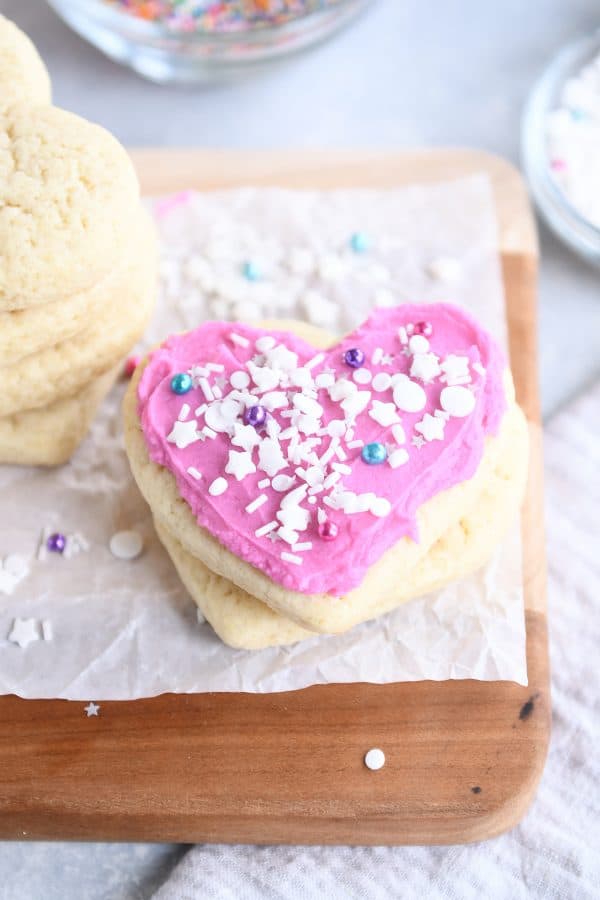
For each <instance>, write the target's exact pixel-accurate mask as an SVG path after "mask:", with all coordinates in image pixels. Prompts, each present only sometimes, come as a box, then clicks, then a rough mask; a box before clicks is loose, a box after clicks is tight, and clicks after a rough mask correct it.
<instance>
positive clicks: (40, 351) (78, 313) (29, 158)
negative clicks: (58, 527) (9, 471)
mask: <svg viewBox="0 0 600 900" xmlns="http://www.w3.org/2000/svg"><path fill="white" fill-rule="evenodd" d="M156 270H157V242H156V234H155V230H154V226H153V223H152V221H151V219H150V217H149V215H148V214H147V213H146V211H145V210H144V209H143V207H142V205H141V202H140V195H139V185H138V182H137V178H136V175H135V172H134V169H133V166H132V164H131V162H130V160H129V157H128V156H127V154H126V152H125V150H124V149H123V148H122V147H121V145H120V144H119V143H118V142H117V141H116V140H115V139H114V138H113V137H112V136H111V135H110V134H109V133H108V132H107V131H105V130H104V129H102V128H100V127H99V126H97V125H93V124H91V123H90V122H87V121H86V120H84V119H81V118H79V117H78V116H76V115H73V114H72V113H68V112H65V111H64V110H62V109H58V108H57V107H55V106H52V105H51V104H50V80H49V78H48V74H47V72H46V70H45V68H44V65H43V63H42V61H41V60H40V58H39V56H38V54H37V52H36V50H35V48H34V47H33V45H32V44H31V42H30V41H29V39H28V38H27V37H26V36H25V35H24V34H23V33H22V32H20V31H19V30H18V29H17V28H16V27H15V26H14V25H13V24H12V23H11V22H9V21H8V20H6V19H4V18H3V17H2V16H0V377H1V379H2V391H1V392H0V462H9V463H23V464H33V465H57V464H60V463H63V462H65V461H66V460H67V459H68V458H69V457H70V456H71V454H72V453H73V451H74V450H75V449H76V447H77V446H78V444H79V443H80V442H81V440H82V439H83V437H84V436H85V434H86V432H87V430H88V428H89V425H90V423H91V421H92V419H93V417H94V414H95V412H96V410H97V407H98V405H99V403H100V402H101V400H102V399H103V398H104V396H105V395H106V393H107V392H108V390H109V388H110V387H111V385H112V383H113V381H114V379H115V378H116V376H117V374H118V373H119V371H120V369H121V365H122V359H123V357H124V356H125V355H126V354H127V353H128V352H129V350H130V349H131V347H132V346H133V344H134V343H135V342H136V341H137V340H138V339H139V338H140V336H141V335H142V333H143V331H144V328H145V326H146V323H147V320H148V318H149V315H150V313H151V311H152V308H153V305H154V299H155V289H156Z"/></svg>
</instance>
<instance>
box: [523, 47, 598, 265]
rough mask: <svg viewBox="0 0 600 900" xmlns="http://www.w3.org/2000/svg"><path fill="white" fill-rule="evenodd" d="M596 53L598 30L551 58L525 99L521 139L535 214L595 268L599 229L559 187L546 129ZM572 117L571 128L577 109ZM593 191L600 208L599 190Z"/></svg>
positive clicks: (559, 163)
mask: <svg viewBox="0 0 600 900" xmlns="http://www.w3.org/2000/svg"><path fill="white" fill-rule="evenodd" d="M599 54H600V31H596V32H595V33H594V34H592V35H588V36H587V37H585V38H583V39H580V40H578V41H577V42H575V43H573V44H570V45H569V46H567V47H565V48H564V49H563V50H561V51H560V52H559V53H558V55H557V56H555V57H554V59H553V60H552V61H551V62H550V65H549V66H548V67H547V68H546V69H545V71H544V72H543V73H542V75H541V77H540V79H539V81H537V83H536V84H535V85H534V87H533V90H532V92H531V94H530V96H529V99H528V102H527V106H526V109H525V114H524V118H523V126H522V135H521V140H522V146H521V151H522V160H523V167H524V170H525V174H526V176H527V180H528V182H529V187H530V190H531V193H532V196H533V199H534V201H535V203H536V206H537V208H538V210H539V212H540V215H541V216H542V218H543V219H544V221H545V222H546V223H547V225H548V226H549V227H550V228H551V229H552V230H553V231H554V232H555V234H556V235H557V236H558V237H559V238H560V240H562V241H563V243H565V244H567V245H568V246H569V247H570V248H571V249H572V250H574V251H575V252H576V253H578V254H579V255H580V256H582V257H584V258H585V259H586V260H588V261H589V262H592V263H594V264H596V265H600V224H599V223H598V222H596V223H594V222H593V221H590V219H589V218H588V217H586V215H585V214H584V213H583V212H582V209H581V207H579V206H578V205H577V204H576V203H575V202H573V199H572V198H571V197H570V196H569V192H568V190H567V189H566V188H565V187H564V185H565V184H566V183H567V182H566V179H565V176H566V174H567V173H566V172H565V166H566V161H565V160H564V159H563V158H562V157H561V155H560V154H558V155H557V154H556V153H554V152H553V143H554V146H556V140H555V138H554V139H553V138H552V131H551V129H552V127H553V122H555V121H556V120H555V116H556V112H557V110H559V109H562V108H565V109H566V108H567V107H565V99H564V98H565V86H568V84H569V82H570V81H571V79H573V78H576V77H577V76H578V75H579V73H580V72H581V71H582V70H583V69H584V68H585V67H586V66H587V65H589V64H590V63H591V62H592V61H593V60H594V59H595V58H596V57H598V55H599ZM571 93H572V92H571ZM567 96H569V91H568V90H567ZM572 113H573V120H574V124H576V122H577V119H578V116H577V115H576V113H577V110H576V109H573V110H572ZM580 174H581V173H580ZM595 187H596V189H597V190H598V193H599V196H598V204H600V186H598V185H595ZM590 189H592V187H590Z"/></svg>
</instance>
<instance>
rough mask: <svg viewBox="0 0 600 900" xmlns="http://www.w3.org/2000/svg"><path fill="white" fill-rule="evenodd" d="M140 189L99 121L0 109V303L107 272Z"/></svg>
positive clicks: (126, 235) (33, 109)
mask: <svg viewBox="0 0 600 900" xmlns="http://www.w3.org/2000/svg"><path fill="white" fill-rule="evenodd" d="M138 201H139V187H138V182H137V178H136V175H135V172H134V169H133V166H132V164H131V161H130V159H129V157H128V155H127V153H126V152H125V150H124V149H123V147H121V145H120V144H119V143H118V141H116V140H115V138H114V137H112V135H110V134H109V133H108V132H107V131H105V130H104V129H103V128H100V127H99V126H98V125H93V124H92V123H90V122H87V121H85V120H84V119H81V118H79V116H76V115H73V113H69V112H65V111H64V110H62V109H57V108H56V107H53V106H30V105H28V104H20V105H17V106H13V107H11V108H10V109H8V110H5V111H4V112H2V111H0V310H10V309H23V308H27V307H29V306H33V305H36V304H40V303H51V302H53V301H58V300H62V299H64V298H65V297H68V296H70V295H71V294H74V293H76V292H79V291H85V290H87V289H89V288H91V287H92V286H93V285H94V284H96V283H97V282H98V281H99V280H100V279H101V278H103V277H105V276H106V275H107V273H108V272H109V271H110V270H111V268H112V267H113V266H114V265H115V261H116V260H118V259H119V258H120V257H121V255H122V252H123V247H124V246H125V244H126V243H127V242H128V240H130V237H131V234H132V233H133V232H134V221H135V217H136V215H137V212H138Z"/></svg>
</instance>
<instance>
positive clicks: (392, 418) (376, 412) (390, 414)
mask: <svg viewBox="0 0 600 900" xmlns="http://www.w3.org/2000/svg"><path fill="white" fill-rule="evenodd" d="M369 416H370V417H371V418H372V419H373V420H374V421H375V422H377V424H378V425H381V426H382V427H383V428H389V426H390V425H394V424H395V423H396V422H399V421H400V417H399V416H398V413H397V411H396V407H395V406H394V404H393V403H382V402H381V400H373V406H372V407H371V409H370V410H369Z"/></svg>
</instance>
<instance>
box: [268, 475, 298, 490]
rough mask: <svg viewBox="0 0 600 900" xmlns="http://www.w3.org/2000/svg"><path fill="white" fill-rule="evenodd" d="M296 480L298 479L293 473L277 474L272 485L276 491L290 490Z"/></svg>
mask: <svg viewBox="0 0 600 900" xmlns="http://www.w3.org/2000/svg"><path fill="white" fill-rule="evenodd" d="M295 481H296V479H295V478H294V477H293V475H276V476H275V477H274V478H273V480H272V481H271V487H272V488H273V490H274V491H278V492H279V493H283V492H284V491H289V489H290V488H291V487H292V485H293V484H294V482H295Z"/></svg>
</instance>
